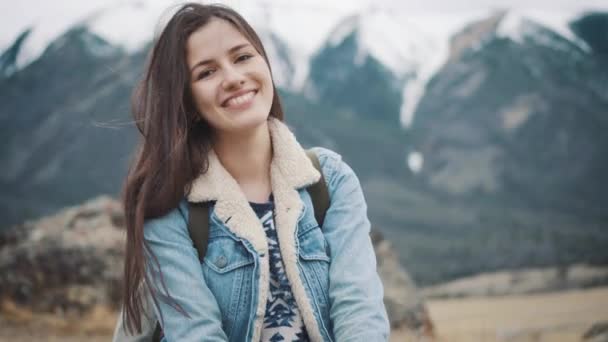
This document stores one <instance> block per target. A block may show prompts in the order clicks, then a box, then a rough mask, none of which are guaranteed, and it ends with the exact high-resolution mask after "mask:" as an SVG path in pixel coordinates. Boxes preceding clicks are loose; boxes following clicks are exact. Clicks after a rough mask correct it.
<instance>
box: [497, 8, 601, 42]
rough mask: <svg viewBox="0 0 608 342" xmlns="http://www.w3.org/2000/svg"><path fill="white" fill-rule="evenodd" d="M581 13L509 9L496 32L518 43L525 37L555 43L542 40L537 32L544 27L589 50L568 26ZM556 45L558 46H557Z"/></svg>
mask: <svg viewBox="0 0 608 342" xmlns="http://www.w3.org/2000/svg"><path fill="white" fill-rule="evenodd" d="M581 14H582V13H578V12H574V13H573V12H548V11H543V12H540V11H533V10H527V11H516V10H510V11H508V12H507V14H506V15H505V17H504V18H503V19H502V21H501V23H500V25H499V27H498V29H497V32H496V33H497V35H498V36H500V37H507V38H510V39H512V40H513V41H515V42H518V43H522V42H523V41H524V40H525V38H526V37H532V38H535V39H536V40H537V41H539V42H543V43H546V44H552V43H553V44H555V43H554V42H551V41H548V40H546V39H545V40H544V41H543V36H542V35H540V34H539V31H540V30H542V29H543V28H544V29H548V30H551V31H553V32H554V33H556V34H558V35H559V36H561V37H562V38H564V39H565V40H567V41H569V42H571V43H573V44H574V45H576V46H578V47H579V48H581V49H583V50H584V51H589V50H590V49H589V46H588V45H587V44H586V43H585V42H584V41H583V40H581V39H580V38H578V37H577V36H576V34H574V32H572V30H571V29H570V27H569V23H570V22H572V21H573V20H575V19H576V18H577V17H579V16H580V15H581ZM556 47H558V48H560V47H559V46H556Z"/></svg>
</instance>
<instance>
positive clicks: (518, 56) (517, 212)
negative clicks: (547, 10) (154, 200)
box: [0, 11, 608, 285]
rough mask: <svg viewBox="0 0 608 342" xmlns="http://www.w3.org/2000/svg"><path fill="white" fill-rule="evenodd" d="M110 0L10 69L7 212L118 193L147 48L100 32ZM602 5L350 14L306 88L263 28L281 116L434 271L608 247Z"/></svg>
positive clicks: (13, 218) (595, 252) (319, 56)
mask: <svg viewBox="0 0 608 342" xmlns="http://www.w3.org/2000/svg"><path fill="white" fill-rule="evenodd" d="M110 13H111V12H106V14H103V15H102V14H98V15H96V16H92V17H90V18H88V19H87V20H85V21H83V22H81V23H79V25H76V26H74V27H72V28H71V29H70V30H68V31H66V32H65V33H64V34H63V35H61V36H60V37H58V38H57V39H55V40H54V41H53V42H52V43H51V44H49V46H48V47H47V48H46V50H45V51H44V52H43V53H42V54H41V55H40V57H39V58H38V59H36V60H35V61H33V62H32V63H30V64H28V65H26V66H24V67H22V68H20V69H17V70H16V71H15V72H13V73H12V74H10V75H9V76H7V77H6V78H0V93H1V94H2V95H3V101H0V133H1V134H2V137H3V144H2V145H0V163H2V165H3V166H4V167H3V168H2V170H0V186H2V188H3V189H4V191H3V192H2V193H0V204H1V205H0V225H1V226H0V227H7V226H10V225H12V224H15V223H18V222H21V221H23V220H24V219H29V218H35V217H39V216H42V215H46V214H49V213H51V212H54V211H57V210H59V209H60V208H62V207H64V206H67V205H74V204H77V203H80V202H82V201H84V200H85V199H87V198H91V197H93V196H95V195H98V194H111V195H117V194H118V193H119V191H120V186H121V184H122V182H123V179H124V176H125V173H126V170H127V165H128V161H129V159H130V157H131V155H132V153H133V149H134V146H135V144H136V139H137V132H136V129H135V127H134V124H133V123H132V122H131V117H130V114H129V112H130V108H129V94H130V92H131V89H132V87H133V85H134V84H135V82H136V80H137V79H138V78H139V77H140V75H141V72H142V67H143V65H144V59H145V56H146V53H147V49H148V48H149V45H146V44H145V43H142V42H141V41H139V40H137V39H135V38H133V39H130V40H129V41H131V42H132V45H128V44H127V45H125V44H118V43H117V42H116V40H114V39H112V38H111V37H110V36H109V35H108V34H107V33H104V29H102V28H103V27H106V25H109V23H112V22H116V19H112V20H109V19H107V16H108V15H110ZM605 16H606V15H605V14H602V13H589V14H587V15H585V16H581V17H578V18H577V19H576V20H575V21H571V26H563V25H561V24H560V25H557V26H555V27H553V26H547V25H545V24H543V23H541V22H540V21H538V20H531V19H530V18H528V17H526V16H521V15H518V14H517V13H516V14H515V15H513V14H512V13H509V12H504V13H495V14H493V15H491V16H485V17H483V18H482V19H477V20H475V21H472V22H469V23H468V25H467V26H466V27H464V28H462V29H460V30H458V31H457V32H456V33H455V34H451V35H450V38H449V39H447V38H445V37H447V36H445V37H444V34H445V33H446V32H450V31H449V30H448V29H446V28H444V27H443V26H441V27H439V28H440V29H442V30H443V31H441V32H442V33H441V34H437V35H429V33H428V32H431V31H429V30H428V27H427V29H421V27H425V26H424V25H423V24H422V23H423V22H426V21H421V20H418V21H416V20H413V19H412V18H409V19H408V18H402V17H394V18H392V19H391V17H390V16H389V15H388V14H387V13H386V12H381V11H380V12H373V11H372V12H369V13H365V14H359V15H355V16H349V17H346V18H344V19H343V20H341V21H340V22H338V23H337V24H336V25H335V26H334V29H333V30H332V32H331V34H329V35H328V36H327V39H326V40H325V41H324V43H322V44H320V48H319V50H318V51H316V52H315V53H314V54H313V55H312V58H311V59H310V64H309V65H308V73H307V75H308V78H307V79H306V81H305V83H304V84H305V86H304V88H299V87H298V86H297V84H298V82H299V81H298V78H297V77H292V74H296V73H298V72H299V71H298V70H300V71H301V70H302V65H301V64H299V63H301V62H302V58H301V57H302V55H301V54H300V52H299V51H296V50H294V49H293V45H292V44H290V43H288V42H285V41H284V40H282V39H281V38H280V36H279V35H277V34H275V32H274V31H273V30H271V29H269V30H266V31H265V30H264V29H259V31H260V35H261V36H262V37H263V39H264V41H265V44H266V48H267V50H268V52H269V55H270V56H271V59H272V60H275V61H277V60H282V61H283V62H281V63H279V64H273V70H274V71H275V73H278V74H281V76H286V77H283V81H281V82H280V83H282V84H284V85H285V86H283V87H281V89H280V93H281V95H282V100H283V102H284V107H285V108H286V112H287V123H288V124H289V125H290V126H291V127H292V128H293V129H294V130H295V132H296V134H297V136H298V138H299V139H300V140H301V141H302V143H303V144H304V145H305V146H314V145H321V146H326V147H328V148H332V149H335V150H336V151H338V152H340V153H341V154H342V155H343V156H344V159H345V160H346V161H347V162H348V163H349V164H350V165H351V166H352V167H353V169H354V170H356V172H357V175H358V176H359V178H360V180H361V183H362V185H363V188H364V190H365V195H366V199H367V201H368V204H369V215H370V220H371V222H372V224H373V226H374V227H375V229H377V230H379V231H382V232H383V233H384V235H385V236H386V237H387V239H389V240H390V241H391V242H392V244H393V245H394V246H395V248H396V249H397V251H398V252H399V255H400V258H401V262H402V263H403V264H404V265H405V266H406V268H407V269H408V271H409V272H410V273H411V274H412V275H413V277H414V279H415V280H416V282H417V283H419V284H422V285H426V284H432V283H436V282H440V281H445V280H449V279H453V278H457V277H461V276H467V275H472V274H475V273H478V272H486V271H494V270H499V269H507V268H521V267H544V266H555V265H568V264H571V263H575V262H586V263H591V264H594V263H595V264H605V263H607V262H608V253H606V252H605V248H604V247H603V246H605V245H606V244H607V243H608V234H607V232H606V229H605V225H606V222H608V219H607V217H606V215H605V214H604V211H603V210H602V208H603V207H605V206H606V204H607V195H606V193H608V192H607V191H606V190H608V189H606V185H605V184H604V183H605V182H601V179H602V178H603V177H602V176H603V175H604V174H606V171H608V169H607V160H606V158H607V157H606V156H608V153H606V151H607V150H608V141H607V140H606V139H607V138H606V135H605V134H602V133H603V132H605V131H606V129H607V128H608V123H607V119H606V114H605V113H606V108H608V106H607V104H608V99H607V98H606V94H608V91H607V89H606V85H607V84H608V82H606V79H607V72H608V66H607V65H606V59H605V58H604V56H605V54H604V52H603V51H605V50H603V47H604V46H605V41H604V40H602V39H605V38H602V37H605V36H603V35H601V34H598V33H597V30H598V29H603V27H605V26H602V25H604V24H602V23H603V22H604V21H603V20H604V19H602V18H605ZM101 18H106V19H104V20H102V19H101ZM110 19H111V18H110ZM406 19H408V21H407V23H406V21H405V20H406ZM443 19H445V18H442V20H443ZM134 20H135V19H134ZM429 22H432V21H429ZM104 23H105V24H104ZM456 23H460V22H459V21H458V22H456V21H455V23H453V24H451V26H450V27H458V25H457V24H456ZM560 23H561V22H560ZM565 24H566V25H567V24H568V22H565ZM399 27H405V28H408V29H407V32H403V31H399ZM563 27H572V31H567V32H565V31H563ZM564 32H565V33H564ZM568 32H570V33H568ZM381 33H385V34H381ZM570 34H571V35H570ZM138 37H139V36H138ZM141 37H143V36H141ZM444 38H445V41H444V40H442V39H444ZM28 39H29V38H23V40H22V43H20V44H23V43H27V40H28ZM136 41H137V42H139V43H137V44H135V43H134V42H136ZM268 42H270V43H268ZM399 44H402V45H399ZM392 47H395V48H394V49H391V48H392ZM410 49H415V50H416V51H415V53H414V52H412V53H408V51H410ZM4 55H6V52H5V53H4V54H3V56H4ZM18 57H19V56H18V53H17V57H16V58H18ZM14 58H15V57H14ZM14 58H13V59H14ZM296 59H297V60H296ZM275 63H276V62H275ZM281 76H279V77H278V79H280V78H281ZM298 77H300V76H298ZM412 89H413V90H415V91H412ZM408 101H410V102H408ZM408 104H409V105H408ZM406 107H407V111H411V113H410V114H411V117H410V121H409V124H408V125H406V126H405V127H404V126H402V125H401V123H403V122H404V121H403V113H404V108H406Z"/></svg>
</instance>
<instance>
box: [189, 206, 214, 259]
mask: <svg viewBox="0 0 608 342" xmlns="http://www.w3.org/2000/svg"><path fill="white" fill-rule="evenodd" d="M209 204H210V202H200V203H188V205H189V207H188V233H189V234H190V239H192V243H193V244H194V248H196V251H197V252H198V259H199V260H200V262H201V263H203V260H204V259H205V254H207V241H209Z"/></svg>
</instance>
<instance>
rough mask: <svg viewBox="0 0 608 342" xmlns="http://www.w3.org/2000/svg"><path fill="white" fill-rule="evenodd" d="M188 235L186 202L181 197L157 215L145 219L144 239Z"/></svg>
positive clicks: (178, 237)
mask: <svg viewBox="0 0 608 342" xmlns="http://www.w3.org/2000/svg"><path fill="white" fill-rule="evenodd" d="M187 235H188V203H187V201H186V199H182V200H181V201H180V202H179V204H178V205H177V206H176V207H175V208H173V209H170V210H169V211H168V212H167V213H166V214H164V215H161V216H159V217H155V218H151V219H146V221H145V222H144V237H145V239H146V240H150V239H156V238H161V237H162V238H163V239H167V238H169V239H170V238H171V237H172V236H173V237H174V238H176V239H182V238H183V237H184V236H187Z"/></svg>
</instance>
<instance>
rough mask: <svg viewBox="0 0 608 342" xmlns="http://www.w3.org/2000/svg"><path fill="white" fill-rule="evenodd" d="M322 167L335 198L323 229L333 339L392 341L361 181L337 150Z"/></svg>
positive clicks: (367, 341)
mask: <svg viewBox="0 0 608 342" xmlns="http://www.w3.org/2000/svg"><path fill="white" fill-rule="evenodd" d="M323 171H324V174H325V175H326V179H327V185H328V190H329V192H330V199H331V204H330V208H329V209H328V211H327V214H326V216H325V221H324V223H323V233H324V234H325V237H326V240H327V242H328V244H329V248H330V253H331V264H330V270H329V299H330V303H331V307H330V317H331V321H332V325H333V333H334V336H335V339H336V341H349V342H350V341H364V342H369V341H388V338H389V333H390V324H389V321H388V316H387V313H386V308H385V306H384V302H383V297H384V290H383V286H382V282H381V280H380V277H379V275H378V272H377V270H376V255H375V253H374V249H373V246H372V242H371V238H370V235H369V233H370V222H369V220H368V218H367V205H366V203H365V199H364V197H363V191H362V189H361V185H360V183H359V180H358V178H357V176H356V175H355V173H354V172H353V170H352V169H351V168H350V167H349V166H348V165H347V164H346V163H344V162H343V161H342V159H341V158H340V156H339V155H337V154H336V153H333V152H329V156H328V157H327V160H326V161H325V163H324V166H323Z"/></svg>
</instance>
